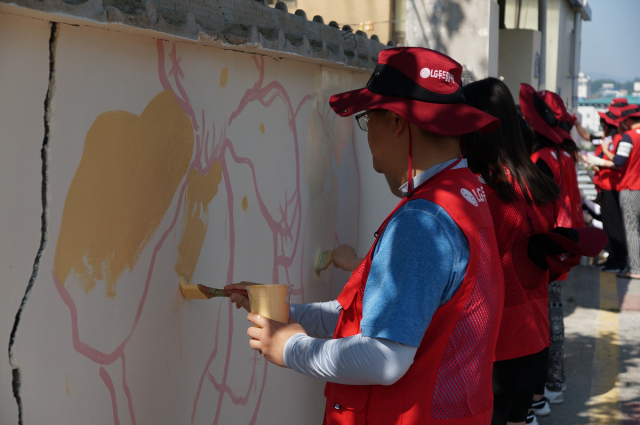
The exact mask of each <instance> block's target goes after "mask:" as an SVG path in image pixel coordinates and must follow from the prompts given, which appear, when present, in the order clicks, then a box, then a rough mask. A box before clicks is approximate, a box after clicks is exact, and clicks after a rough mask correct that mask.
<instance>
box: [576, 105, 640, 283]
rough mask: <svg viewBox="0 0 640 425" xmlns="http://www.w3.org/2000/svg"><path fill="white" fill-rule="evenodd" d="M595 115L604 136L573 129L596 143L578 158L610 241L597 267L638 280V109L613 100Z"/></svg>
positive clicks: (639, 256) (639, 233)
mask: <svg viewBox="0 0 640 425" xmlns="http://www.w3.org/2000/svg"><path fill="white" fill-rule="evenodd" d="M598 113H599V114H600V124H601V126H602V128H603V130H604V135H603V136H602V137H599V136H594V135H592V134H589V133H587V132H586V130H584V128H582V127H581V126H579V125H578V126H577V128H578V130H579V132H580V135H581V136H582V137H583V138H585V139H587V140H591V141H592V143H593V144H594V145H596V149H595V152H594V155H583V157H582V159H583V160H584V161H585V162H586V163H587V164H589V165H590V166H592V171H593V173H592V178H593V182H594V184H595V186H596V188H597V190H598V198H599V201H600V202H599V206H600V208H599V210H600V211H598V212H599V213H600V217H599V218H600V221H601V222H602V226H603V229H604V231H605V232H606V233H607V236H608V237H609V247H608V249H607V251H608V253H609V256H608V257H607V260H606V262H605V263H603V264H602V265H601V267H602V268H603V271H605V272H612V273H619V275H620V276H622V277H631V278H640V223H639V222H638V220H639V218H640V162H639V161H638V159H639V158H638V157H639V156H640V152H638V151H639V150H640V149H635V150H634V149H633V148H634V146H636V145H635V143H637V141H639V140H640V105H630V104H629V102H628V100H627V99H625V98H616V99H613V101H612V102H611V105H609V108H608V109H607V111H606V112H598Z"/></svg>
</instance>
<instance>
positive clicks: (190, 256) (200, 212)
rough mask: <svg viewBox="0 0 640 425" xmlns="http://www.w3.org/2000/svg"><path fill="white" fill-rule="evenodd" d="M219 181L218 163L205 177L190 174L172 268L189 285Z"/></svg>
mask: <svg viewBox="0 0 640 425" xmlns="http://www.w3.org/2000/svg"><path fill="white" fill-rule="evenodd" d="M220 181H222V166H221V165H220V162H215V163H214V164H213V165H212V166H211V169H210V170H209V172H208V173H207V174H206V175H205V176H202V175H201V174H200V172H198V171H197V170H192V171H191V173H189V181H188V182H187V193H186V194H185V199H184V205H183V208H182V217H183V220H182V235H181V236H180V243H179V244H178V259H177V260H176V265H175V271H176V273H177V274H178V276H186V277H187V280H188V281H191V278H192V277H193V272H194V271H195V269H196V265H197V264H198V258H200V251H201V249H202V244H203V243H204V238H205V236H206V234H207V227H208V226H209V204H210V203H211V200H212V199H213V197H214V196H216V194H217V193H218V185H219V184H220ZM183 293H184V291H183ZM185 296H186V295H185ZM187 298H188V297H187Z"/></svg>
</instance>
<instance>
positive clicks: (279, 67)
mask: <svg viewBox="0 0 640 425" xmlns="http://www.w3.org/2000/svg"><path fill="white" fill-rule="evenodd" d="M0 35H1V36H0V71H1V72H0V89H1V90H2V92H1V94H2V95H1V96H0V111H2V114H0V120H2V121H0V123H1V124H2V128H3V132H2V133H0V138H1V142H0V144H1V145H2V146H8V147H9V149H8V150H7V151H6V152H8V153H9V155H8V156H5V155H4V153H3V155H2V157H1V158H0V161H2V165H3V167H2V168H0V172H1V173H2V178H1V179H0V181H2V184H1V186H0V205H2V206H1V207H0V208H2V214H0V220H1V221H0V231H1V232H2V238H0V254H1V255H0V264H1V265H2V270H3V280H2V283H3V284H2V286H1V287H0V288H1V290H2V293H1V294H0V303H2V304H1V308H0V312H1V313H0V314H2V315H3V320H2V321H1V323H2V327H1V328H0V332H1V334H0V336H1V337H2V340H3V341H4V344H8V340H7V338H8V332H10V327H11V325H12V323H13V322H12V318H13V317H14V316H15V313H16V311H17V310H18V307H19V303H20V300H21V298H22V295H24V293H25V290H26V287H27V283H28V281H29V277H30V276H31V271H32V267H33V262H34V257H35V254H36V253H37V250H38V246H39V239H40V213H41V211H42V204H41V200H40V187H41V183H42V173H41V160H40V152H39V149H40V146H41V145H42V140H43V133H44V106H43V105H44V98H45V95H46V89H47V83H48V73H49V66H48V65H49V64H48V40H49V23H48V22H46V21H40V20H32V19H28V18H16V17H14V16H11V15H6V14H0ZM54 68H55V73H54V75H53V88H54V90H53V92H52V93H53V94H52V98H51V106H50V115H49V117H48V121H47V122H48V124H49V128H50V133H49V145H48V154H47V156H46V159H47V164H48V167H47V170H46V180H47V186H48V192H47V195H48V205H47V215H46V217H47V238H48V242H47V245H46V247H45V249H44V251H43V253H42V257H41V258H40V259H39V262H38V273H37V278H36V280H35V284H34V286H33V291H32V292H31V294H30V297H29V299H28V301H27V303H26V307H25V309H24V311H23V314H22V318H21V320H20V324H19V328H18V335H17V339H16V343H15V346H14V350H15V359H14V361H15V366H16V367H19V368H20V371H21V376H22V382H21V386H20V393H21V397H22V406H23V414H24V423H25V424H43V423H47V424H83V423H87V424H100V423H115V422H118V421H119V423H121V424H129V423H138V424H152V423H158V424H160V423H174V424H186V423H196V424H212V423H213V424H244V423H246V424H253V423H255V424H272V423H278V424H292V425H293V424H296V425H297V424H301V423H319V422H320V421H321V420H322V419H321V418H322V415H323V409H324V397H323V384H322V383H321V382H318V381H314V380H312V379H310V378H306V377H304V376H301V375H297V374H296V373H295V372H292V371H289V370H284V369H280V368H277V367H275V366H273V365H268V366H267V365H266V364H265V362H264V361H263V360H262V358H261V357H260V356H257V355H256V353H255V352H254V351H253V350H251V349H250V348H249V345H248V341H247V336H246V329H247V327H248V322H247V321H246V313H245V312H243V311H238V310H236V309H235V308H232V306H231V305H230V303H229V302H228V300H226V299H222V300H221V299H212V300H209V301H191V302H190V301H187V300H185V299H184V298H183V297H182V295H181V293H180V292H179V289H178V278H179V275H180V274H181V273H188V274H192V282H194V283H201V284H206V285H210V286H214V287H222V286H223V285H224V284H225V283H228V282H238V281H241V280H250V281H257V282H265V283H272V282H291V283H292V284H293V285H294V286H295V288H296V289H295V291H296V292H295V293H296V295H295V296H294V298H293V302H302V301H305V302H310V301H320V300H329V299H331V298H335V297H336V295H337V294H338V293H339V292H340V290H341V288H342V286H343V285H344V283H345V282H346V279H347V278H348V273H346V272H338V271H336V270H335V269H333V268H331V269H329V270H327V271H325V272H323V273H322V274H321V276H320V277H316V276H315V274H314V272H313V264H314V261H315V256H316V255H317V253H318V252H320V251H322V250H325V249H331V248H333V247H335V246H337V245H338V243H349V244H352V245H354V246H357V247H358V251H359V254H360V255H364V253H365V252H366V249H367V248H368V246H367V245H368V244H370V243H371V242H372V241H373V232H374V231H375V230H376V229H377V227H378V225H379V224H380V222H381V220H382V219H383V218H384V217H385V216H386V214H387V213H388V212H389V211H390V210H391V209H392V207H393V206H394V205H395V203H396V199H395V198H393V196H392V195H391V194H390V193H389V191H388V188H387V185H386V181H385V179H384V177H382V176H380V175H378V174H376V173H374V172H373V170H372V168H371V160H370V157H369V156H368V155H370V154H369V152H368V147H367V144H366V135H365V134H364V133H362V132H360V131H359V130H358V129H357V127H355V129H354V123H353V120H352V118H348V119H343V118H339V117H337V116H336V115H335V114H333V112H332V111H331V110H330V108H329V107H328V104H327V101H328V97H329V95H331V94H333V93H336V92H339V91H343V90H347V89H351V88H356V87H362V86H363V85H364V84H365V82H366V80H367V79H368V76H369V75H368V72H365V73H363V72H360V71H357V72H356V71H353V70H351V69H345V68H343V69H338V68H333V67H324V66H321V65H318V64H311V63H308V62H297V61H292V60H283V59H278V58H274V57H269V56H253V55H250V54H246V53H240V52H234V51H231V50H222V49H218V48H214V47H210V46H201V45H197V44H192V43H182V42H168V41H158V40H156V39H153V38H150V37H145V36H140V35H131V34H125V33H121V32H119V31H117V30H114V27H110V29H108V30H107V29H96V28H89V27H83V26H71V25H66V24H58V32H57V35H56V37H55V55H54ZM5 93H7V94H8V95H5ZM6 128H8V129H9V130H8V131H7V130H5V129H6ZM3 152H4V151H3ZM185 241H186V242H187V243H186V245H185V243H184V242H185ZM185 247H186V249H185ZM9 266H11V268H9ZM6 346H7V345H5V347H6ZM0 365H1V366H0V372H1V374H0V385H1V389H0V423H17V409H16V404H15V401H14V400H13V397H12V395H11V390H10V389H11V380H10V368H9V366H8V365H7V364H6V357H5V360H3V361H2V363H1V364H0Z"/></svg>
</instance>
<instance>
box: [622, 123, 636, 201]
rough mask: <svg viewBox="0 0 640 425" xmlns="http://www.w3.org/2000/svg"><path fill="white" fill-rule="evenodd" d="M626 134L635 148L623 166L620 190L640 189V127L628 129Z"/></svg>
mask: <svg viewBox="0 0 640 425" xmlns="http://www.w3.org/2000/svg"><path fill="white" fill-rule="evenodd" d="M625 134H627V135H629V137H631V141H632V142H633V149H632V150H631V155H629V158H627V162H625V163H624V165H623V166H622V180H621V181H620V184H619V185H618V190H619V191H623V190H627V189H628V190H640V128H636V129H634V130H630V131H627V132H626V133H625Z"/></svg>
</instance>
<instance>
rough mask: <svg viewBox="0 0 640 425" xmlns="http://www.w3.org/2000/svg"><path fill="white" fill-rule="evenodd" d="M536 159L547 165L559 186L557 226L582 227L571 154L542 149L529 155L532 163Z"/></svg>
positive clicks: (575, 175)
mask: <svg viewBox="0 0 640 425" xmlns="http://www.w3.org/2000/svg"><path fill="white" fill-rule="evenodd" d="M538 159H542V160H543V161H544V162H546V163H547V165H548V166H549V168H551V171H553V179H554V180H555V182H556V183H558V186H560V199H559V200H558V203H557V205H558V226H559V227H584V216H583V215H582V197H581V196H580V189H579V188H578V173H577V171H576V165H575V163H574V161H573V158H572V157H571V154H569V153H568V152H566V151H563V150H561V149H553V148H542V149H540V150H539V151H537V152H534V153H533V155H531V160H532V161H533V162H534V163H535V162H536V161H538Z"/></svg>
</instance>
